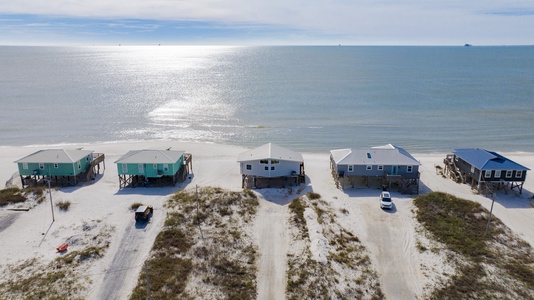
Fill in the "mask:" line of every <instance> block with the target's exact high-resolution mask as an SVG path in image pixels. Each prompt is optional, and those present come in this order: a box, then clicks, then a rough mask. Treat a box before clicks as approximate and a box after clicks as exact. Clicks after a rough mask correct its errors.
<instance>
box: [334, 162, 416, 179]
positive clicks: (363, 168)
mask: <svg viewBox="0 0 534 300" xmlns="http://www.w3.org/2000/svg"><path fill="white" fill-rule="evenodd" d="M396 167H397V172H396V175H401V176H402V177H404V178H407V179H417V178H419V174H418V173H419V166H417V165H414V166H412V171H411V172H408V166H396ZM336 169H337V172H338V174H341V173H343V174H344V176H384V175H386V174H388V175H393V173H394V172H393V169H394V167H393V166H392V165H384V166H383V170H378V166H377V165H372V168H371V170H367V165H353V170H352V172H349V170H348V169H349V165H336Z"/></svg>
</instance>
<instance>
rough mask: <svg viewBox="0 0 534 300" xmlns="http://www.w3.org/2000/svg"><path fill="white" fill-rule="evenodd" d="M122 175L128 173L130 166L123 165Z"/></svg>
mask: <svg viewBox="0 0 534 300" xmlns="http://www.w3.org/2000/svg"><path fill="white" fill-rule="evenodd" d="M122 173H128V164H122Z"/></svg>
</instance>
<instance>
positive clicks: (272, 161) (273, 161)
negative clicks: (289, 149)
mask: <svg viewBox="0 0 534 300" xmlns="http://www.w3.org/2000/svg"><path fill="white" fill-rule="evenodd" d="M279 163H280V161H279V160H278V159H271V164H273V165H274V164H279Z"/></svg>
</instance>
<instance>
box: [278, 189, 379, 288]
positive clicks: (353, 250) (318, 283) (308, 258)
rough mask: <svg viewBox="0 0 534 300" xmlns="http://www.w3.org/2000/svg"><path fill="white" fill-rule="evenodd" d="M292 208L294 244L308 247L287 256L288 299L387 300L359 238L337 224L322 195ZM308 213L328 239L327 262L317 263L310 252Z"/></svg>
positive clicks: (311, 195) (302, 200)
mask: <svg viewBox="0 0 534 300" xmlns="http://www.w3.org/2000/svg"><path fill="white" fill-rule="evenodd" d="M289 208H290V212H291V217H290V222H291V224H292V225H293V227H294V230H293V236H292V240H293V241H294V243H295V242H296V243H298V244H304V245H305V246H304V248H300V247H297V246H294V247H291V250H290V253H289V254H288V270H287V290H286V292H287V297H288V299H383V298H384V294H383V293H382V290H381V288H380V283H379V282H378V275H377V274H376V272H375V271H374V269H373V267H372V263H371V260H370V258H369V256H368V254H367V250H366V248H365V247H364V246H363V245H362V244H361V242H360V240H359V239H358V237H357V236H355V235H354V234H353V233H351V232H350V231H348V230H346V229H345V228H343V227H342V226H341V225H340V224H339V223H337V221H336V214H335V213H334V211H333V210H332V209H331V208H330V207H329V204H328V203H327V202H326V201H323V200H321V196H320V195H319V194H317V193H308V194H306V196H303V197H299V198H296V199H294V200H293V201H292V202H291V203H290V205H289ZM307 209H312V210H313V212H314V213H315V214H314V216H315V215H316V216H317V219H316V220H314V221H313V222H316V223H317V224H320V226H321V228H322V235H323V236H324V237H325V238H326V241H327V244H328V246H327V249H328V255H327V261H326V262H324V261H318V260H316V259H315V257H314V255H313V253H312V252H311V251H312V250H311V244H312V241H311V240H310V234H309V232H308V226H309V224H308V223H307V222H308V221H307V220H306V217H305V212H306V210H307ZM344 213H347V214H348V211H346V212H344ZM310 222H311V221H310Z"/></svg>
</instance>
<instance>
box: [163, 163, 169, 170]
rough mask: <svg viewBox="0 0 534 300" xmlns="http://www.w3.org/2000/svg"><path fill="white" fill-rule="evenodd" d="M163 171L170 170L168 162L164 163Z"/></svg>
mask: <svg viewBox="0 0 534 300" xmlns="http://www.w3.org/2000/svg"><path fill="white" fill-rule="evenodd" d="M163 172H169V165H168V164H164V165H163Z"/></svg>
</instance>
